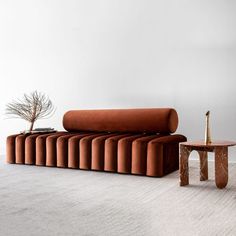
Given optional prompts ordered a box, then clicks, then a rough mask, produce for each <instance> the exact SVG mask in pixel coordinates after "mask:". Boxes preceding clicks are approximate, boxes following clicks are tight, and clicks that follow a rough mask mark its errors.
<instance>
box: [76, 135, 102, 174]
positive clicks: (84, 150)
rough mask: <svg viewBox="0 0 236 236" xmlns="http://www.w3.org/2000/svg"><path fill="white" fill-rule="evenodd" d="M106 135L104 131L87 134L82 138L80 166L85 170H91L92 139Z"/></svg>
mask: <svg viewBox="0 0 236 236" xmlns="http://www.w3.org/2000/svg"><path fill="white" fill-rule="evenodd" d="M102 135H104V133H101V134H92V135H88V136H85V137H84V138H82V139H81V140H80V143H79V149H80V150H79V156H80V159H79V168H80V169H84V170H90V169H91V154H92V148H91V146H92V145H91V144H92V140H93V139H94V138H97V137H99V136H102Z"/></svg>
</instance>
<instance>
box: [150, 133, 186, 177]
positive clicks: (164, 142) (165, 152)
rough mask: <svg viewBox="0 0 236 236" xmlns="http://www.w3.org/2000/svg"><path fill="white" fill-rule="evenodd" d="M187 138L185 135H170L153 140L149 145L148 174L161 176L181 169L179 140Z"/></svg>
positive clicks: (182, 140) (183, 140)
mask: <svg viewBox="0 0 236 236" xmlns="http://www.w3.org/2000/svg"><path fill="white" fill-rule="evenodd" d="M186 140H187V139H186V137H185V136H183V135H168V136H164V137H159V138H156V139H153V140H151V141H150V142H149V143H148V147H147V159H146V160H147V168H146V170H147V172H146V175H148V176H156V177H161V176H163V175H166V174H168V173H171V172H173V171H175V170H178V169H179V152H178V151H177V150H178V149H179V142H185V141H186Z"/></svg>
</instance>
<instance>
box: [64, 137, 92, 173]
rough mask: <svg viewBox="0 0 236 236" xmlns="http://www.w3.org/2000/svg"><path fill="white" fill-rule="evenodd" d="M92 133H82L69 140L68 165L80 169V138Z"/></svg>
mask: <svg viewBox="0 0 236 236" xmlns="http://www.w3.org/2000/svg"><path fill="white" fill-rule="evenodd" d="M88 135H91V133H81V134H77V135H75V136H73V137H71V138H69V140H68V167H69V168H73V169H79V160H80V149H79V143H80V140H81V139H82V138H84V137H86V136H88Z"/></svg>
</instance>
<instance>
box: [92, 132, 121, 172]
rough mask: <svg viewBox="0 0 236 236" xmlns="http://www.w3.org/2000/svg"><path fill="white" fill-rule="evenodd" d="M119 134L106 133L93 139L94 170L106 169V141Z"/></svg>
mask: <svg viewBox="0 0 236 236" xmlns="http://www.w3.org/2000/svg"><path fill="white" fill-rule="evenodd" d="M116 135H117V134H115V133H112V134H105V135H102V136H99V137H97V138H94V139H93V140H92V163H91V169H92V170H102V171H103V170H104V155H105V141H106V139H108V138H110V137H115V136H116Z"/></svg>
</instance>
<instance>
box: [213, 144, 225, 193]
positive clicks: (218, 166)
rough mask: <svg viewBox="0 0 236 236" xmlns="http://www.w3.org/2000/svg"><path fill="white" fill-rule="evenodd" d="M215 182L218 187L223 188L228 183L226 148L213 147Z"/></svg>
mask: <svg viewBox="0 0 236 236" xmlns="http://www.w3.org/2000/svg"><path fill="white" fill-rule="evenodd" d="M215 182H216V186H217V187H218V188H224V187H225V186H226V185H227V183H228V148H227V147H216V148H215Z"/></svg>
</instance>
